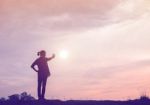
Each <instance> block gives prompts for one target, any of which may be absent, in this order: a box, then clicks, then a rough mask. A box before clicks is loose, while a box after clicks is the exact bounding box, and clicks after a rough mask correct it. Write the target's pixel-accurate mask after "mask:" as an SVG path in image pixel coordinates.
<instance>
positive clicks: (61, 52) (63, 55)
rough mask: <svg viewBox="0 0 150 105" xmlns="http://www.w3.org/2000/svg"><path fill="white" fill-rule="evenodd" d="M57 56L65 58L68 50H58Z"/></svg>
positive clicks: (67, 55)
mask: <svg viewBox="0 0 150 105" xmlns="http://www.w3.org/2000/svg"><path fill="white" fill-rule="evenodd" d="M59 56H60V58H62V59H67V58H68V57H69V52H68V51H67V50H65V49H64V50H61V51H60V52H59Z"/></svg>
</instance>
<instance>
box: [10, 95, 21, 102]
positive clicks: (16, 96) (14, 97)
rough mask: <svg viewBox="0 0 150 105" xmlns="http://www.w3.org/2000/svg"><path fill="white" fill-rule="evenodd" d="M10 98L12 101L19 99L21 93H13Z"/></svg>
mask: <svg viewBox="0 0 150 105" xmlns="http://www.w3.org/2000/svg"><path fill="white" fill-rule="evenodd" d="M8 98H9V100H10V101H19V100H20V97H19V94H13V95H11V96H8Z"/></svg>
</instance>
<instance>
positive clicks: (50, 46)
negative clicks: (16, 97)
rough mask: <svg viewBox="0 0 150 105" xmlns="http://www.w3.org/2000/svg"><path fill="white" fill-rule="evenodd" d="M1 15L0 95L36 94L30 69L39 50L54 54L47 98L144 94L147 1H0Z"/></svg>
mask: <svg viewBox="0 0 150 105" xmlns="http://www.w3.org/2000/svg"><path fill="white" fill-rule="evenodd" d="M0 17H1V18H0V22H1V24H0V48H1V52H0V57H1V61H0V65H1V70H0V84H1V86H0V91H1V94H0V96H8V95H11V94H14V93H21V92H23V91H27V92H29V93H31V94H32V95H33V96H36V85H37V83H36V81H37V80H36V79H37V77H36V73H35V72H34V71H33V70H32V69H31V68H30V65H31V63H32V62H33V60H34V59H35V58H36V57H37V56H36V52H37V51H39V50H41V49H45V50H46V51H47V53H48V55H51V54H52V53H56V59H55V60H53V61H51V62H50V63H49V66H50V68H51V72H52V76H51V78H49V80H48V84H47V93H46V96H47V98H57V99H115V100H118V99H128V98H131V99H133V98H137V97H139V96H140V95H142V94H144V93H147V94H148V95H149V94H150V77H149V74H150V41H149V40H150V31H149V27H150V23H149V20H150V2H149V0H134V1H133V0H38V2H37V0H1V1H0ZM62 49H67V50H68V51H69V58H68V59H65V60H64V59H61V58H60V57H59V56H58V54H59V51H61V50H62Z"/></svg>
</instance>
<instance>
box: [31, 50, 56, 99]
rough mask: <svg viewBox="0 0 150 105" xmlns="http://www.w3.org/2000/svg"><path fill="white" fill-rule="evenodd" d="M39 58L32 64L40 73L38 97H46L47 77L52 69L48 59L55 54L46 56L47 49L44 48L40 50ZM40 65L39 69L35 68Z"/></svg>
mask: <svg viewBox="0 0 150 105" xmlns="http://www.w3.org/2000/svg"><path fill="white" fill-rule="evenodd" d="M38 56H40V57H39V58H37V59H36V60H35V61H34V62H33V63H32V65H31V68H32V69H33V70H34V71H36V72H37V73H38V88H37V91H38V99H39V100H41V99H45V89H46V82H47V78H48V77H49V76H50V70H49V67H48V63H47V62H48V61H50V60H51V59H53V58H54V57H55V55H54V54H53V55H52V56H51V57H49V58H47V57H46V51H44V50H42V51H40V52H38ZM35 66H37V67H38V69H36V68H35Z"/></svg>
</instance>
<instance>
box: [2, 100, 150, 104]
mask: <svg viewBox="0 0 150 105" xmlns="http://www.w3.org/2000/svg"><path fill="white" fill-rule="evenodd" d="M0 105H150V100H149V99H147V100H141V99H137V100H129V101H90V100H89V101H88V100H85V101H80V100H70V101H59V100H46V101H38V100H33V101H4V102H0Z"/></svg>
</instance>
